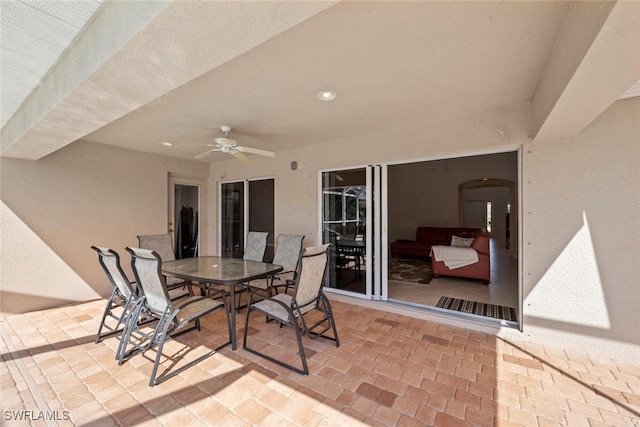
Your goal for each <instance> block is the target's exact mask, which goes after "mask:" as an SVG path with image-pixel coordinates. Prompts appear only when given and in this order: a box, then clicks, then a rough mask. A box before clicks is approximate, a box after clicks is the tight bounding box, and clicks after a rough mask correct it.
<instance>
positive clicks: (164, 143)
mask: <svg viewBox="0 0 640 427" xmlns="http://www.w3.org/2000/svg"><path fill="white" fill-rule="evenodd" d="M160 144H162V145H166V146H167V147H171V146H173V144H172V143H170V142H166V141H163V142H161V143H160Z"/></svg>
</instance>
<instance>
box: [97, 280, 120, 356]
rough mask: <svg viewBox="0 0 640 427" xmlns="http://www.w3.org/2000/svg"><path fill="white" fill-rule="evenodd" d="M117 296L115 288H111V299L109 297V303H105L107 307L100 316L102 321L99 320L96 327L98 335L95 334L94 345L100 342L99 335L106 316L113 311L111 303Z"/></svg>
mask: <svg viewBox="0 0 640 427" xmlns="http://www.w3.org/2000/svg"><path fill="white" fill-rule="evenodd" d="M117 294H118V291H117V288H115V287H114V288H113V292H111V297H109V301H107V305H106V307H105V308H104V313H103V314H102V319H100V326H99V327H98V333H96V338H95V340H94V342H95V343H96V344H98V343H99V342H100V339H101V338H102V336H101V334H102V328H103V327H104V326H105V324H104V323H105V320H106V319H107V316H108V315H110V313H111V310H112V309H113V307H112V304H113V301H114V300H115V297H116V295H117Z"/></svg>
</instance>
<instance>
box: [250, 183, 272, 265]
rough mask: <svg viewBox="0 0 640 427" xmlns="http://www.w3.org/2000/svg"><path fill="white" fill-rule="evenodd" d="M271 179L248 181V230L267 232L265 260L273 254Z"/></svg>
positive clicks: (269, 258) (268, 259)
mask: <svg viewBox="0 0 640 427" xmlns="http://www.w3.org/2000/svg"><path fill="white" fill-rule="evenodd" d="M273 186H274V180H273V179H260V180H255V181H249V231H263V232H268V233H269V237H267V249H266V250H265V253H264V260H265V261H267V262H268V261H272V260H273V255H274V244H273V242H274V239H273V237H274V236H273V234H274V205H273V200H274V198H273V196H274V194H273Z"/></svg>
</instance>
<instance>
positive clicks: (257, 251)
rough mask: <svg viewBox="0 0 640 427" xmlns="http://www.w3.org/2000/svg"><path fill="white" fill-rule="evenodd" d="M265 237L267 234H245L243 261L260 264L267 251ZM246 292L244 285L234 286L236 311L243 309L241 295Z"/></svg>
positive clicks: (258, 232) (256, 232) (253, 232)
mask: <svg viewBox="0 0 640 427" xmlns="http://www.w3.org/2000/svg"><path fill="white" fill-rule="evenodd" d="M267 237H269V233H268V232H261V231H250V232H249V233H248V234H247V244H246V245H245V248H244V255H243V256H242V259H243V260H245V261H258V262H262V260H263V259H264V253H265V251H266V250H267ZM246 290H247V286H246V284H241V285H237V286H236V289H235V291H236V295H237V296H238V298H237V299H236V311H239V310H241V309H242V308H243V307H244V306H243V305H242V294H243V293H244V292H245V291H246Z"/></svg>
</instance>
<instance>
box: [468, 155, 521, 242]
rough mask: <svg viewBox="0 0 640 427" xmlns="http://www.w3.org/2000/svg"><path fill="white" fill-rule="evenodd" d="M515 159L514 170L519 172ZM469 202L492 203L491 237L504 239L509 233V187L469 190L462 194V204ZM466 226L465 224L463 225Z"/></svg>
mask: <svg viewBox="0 0 640 427" xmlns="http://www.w3.org/2000/svg"><path fill="white" fill-rule="evenodd" d="M516 165H517V163H516V162H515V158H514V163H513V166H514V169H516V170H517V167H516ZM468 200H482V201H485V202H491V233H490V235H491V237H494V238H498V239H504V238H505V237H506V231H507V203H509V202H510V201H511V192H510V191H509V188H508V187H477V188H469V189H466V190H464V191H463V193H462V203H464V202H465V201H468ZM463 225H464V224H463Z"/></svg>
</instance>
